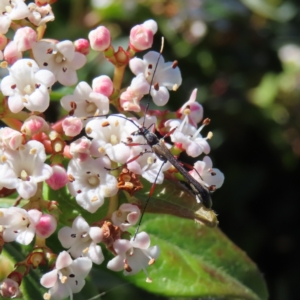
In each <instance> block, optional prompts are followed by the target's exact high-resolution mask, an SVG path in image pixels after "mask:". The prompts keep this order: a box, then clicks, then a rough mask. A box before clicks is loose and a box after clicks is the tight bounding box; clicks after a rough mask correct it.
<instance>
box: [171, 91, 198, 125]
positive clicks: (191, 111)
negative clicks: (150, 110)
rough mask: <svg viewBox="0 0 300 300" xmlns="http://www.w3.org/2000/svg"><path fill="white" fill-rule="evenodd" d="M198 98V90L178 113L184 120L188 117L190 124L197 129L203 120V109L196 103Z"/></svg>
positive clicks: (193, 92)
mask: <svg viewBox="0 0 300 300" xmlns="http://www.w3.org/2000/svg"><path fill="white" fill-rule="evenodd" d="M196 97H197V89H194V90H193V91H192V93H191V96H190V99H189V100H188V101H187V102H185V103H184V104H183V105H182V106H181V108H180V109H178V111H177V112H176V114H177V115H179V118H180V119H184V117H185V116H186V115H187V116H188V118H189V123H190V124H191V125H193V126H195V127H196V126H197V124H198V123H199V122H200V121H201V120H202V119H203V107H202V105H201V104H200V103H198V102H197V101H196Z"/></svg>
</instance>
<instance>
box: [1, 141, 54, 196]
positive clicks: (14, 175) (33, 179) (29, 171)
mask: <svg viewBox="0 0 300 300" xmlns="http://www.w3.org/2000/svg"><path fill="white" fill-rule="evenodd" d="M45 160H46V154H45V148H44V146H43V145H42V144H41V143H40V142H38V141H29V142H28V143H27V144H25V145H22V146H20V147H19V148H18V149H17V150H11V149H6V150H5V152H4V153H3V154H2V157H1V161H2V162H3V163H2V164H0V186H3V187H6V188H8V189H16V190H17V192H18V193H19V195H20V196H21V197H22V198H25V199H28V198H30V197H32V196H33V195H34V194H35V193H36V191H37V184H38V183H39V182H42V181H45V180H46V179H48V178H49V177H50V176H51V175H52V168H51V167H50V166H49V165H47V164H45V163H44V162H45Z"/></svg>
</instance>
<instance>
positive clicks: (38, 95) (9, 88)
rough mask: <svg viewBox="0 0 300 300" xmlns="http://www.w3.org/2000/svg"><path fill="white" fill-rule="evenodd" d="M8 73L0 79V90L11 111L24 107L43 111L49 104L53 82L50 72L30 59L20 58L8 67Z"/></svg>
mask: <svg viewBox="0 0 300 300" xmlns="http://www.w3.org/2000/svg"><path fill="white" fill-rule="evenodd" d="M9 73H10V75H8V76H5V77H4V78H3V80H2V81H1V91H2V93H3V94H4V95H5V96H8V107H9V109H10V110H11V111H12V112H13V113H18V112H20V111H21V110H22V109H23V108H24V107H26V108H27V109H28V110H30V111H38V112H44V111H45V110H46V109H47V108H48V106H49V100H50V97H49V88H50V87H51V86H52V85H53V84H54V82H55V77H54V75H53V74H52V72H50V71H47V70H40V69H39V67H38V65H37V63H36V62H35V61H34V60H32V59H20V60H18V61H16V62H15V63H14V64H13V66H12V67H11V68H9Z"/></svg>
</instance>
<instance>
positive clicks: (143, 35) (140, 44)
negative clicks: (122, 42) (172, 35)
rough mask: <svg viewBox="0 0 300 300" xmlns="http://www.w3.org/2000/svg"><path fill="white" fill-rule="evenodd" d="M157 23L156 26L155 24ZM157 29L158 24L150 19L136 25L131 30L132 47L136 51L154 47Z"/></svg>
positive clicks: (130, 40)
mask: <svg viewBox="0 0 300 300" xmlns="http://www.w3.org/2000/svg"><path fill="white" fill-rule="evenodd" d="M155 25H156V26H155ZM156 31H157V24H156V22H155V21H153V20H148V21H146V22H145V23H143V24H141V25H136V26H134V27H133V28H132V29H131V31H130V36H129V43H130V48H132V49H133V50H135V51H143V50H146V49H148V48H151V47H152V43H153V36H154V34H155V33H156Z"/></svg>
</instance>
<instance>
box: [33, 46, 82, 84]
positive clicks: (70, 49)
mask: <svg viewBox="0 0 300 300" xmlns="http://www.w3.org/2000/svg"><path fill="white" fill-rule="evenodd" d="M32 51H33V56H34V59H35V60H36V61H37V63H38V65H39V66H40V67H41V68H43V69H47V70H50V71H51V72H53V74H54V75H55V77H56V79H57V81H58V82H60V83H61V84H63V85H65V86H70V85H73V84H75V83H76V82H77V80H78V79H77V74H76V70H78V69H80V68H82V67H83V66H84V65H85V63H86V57H85V55H83V54H82V53H79V52H76V51H75V46H74V44H73V43H72V42H71V41H62V42H58V43H55V42H49V41H39V42H37V43H35V44H34V46H33V48H32Z"/></svg>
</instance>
